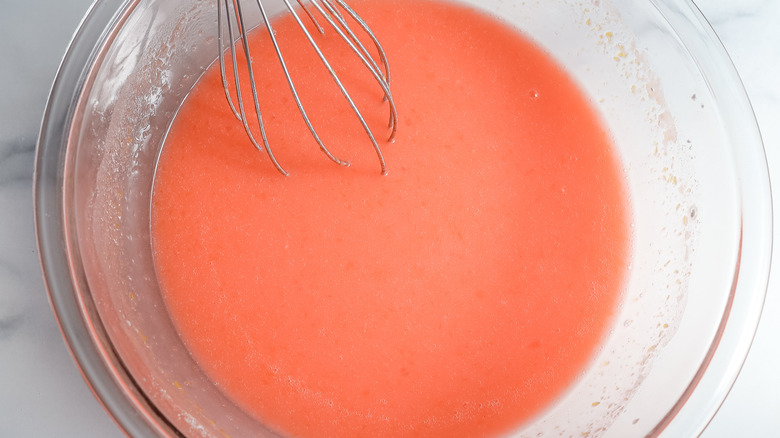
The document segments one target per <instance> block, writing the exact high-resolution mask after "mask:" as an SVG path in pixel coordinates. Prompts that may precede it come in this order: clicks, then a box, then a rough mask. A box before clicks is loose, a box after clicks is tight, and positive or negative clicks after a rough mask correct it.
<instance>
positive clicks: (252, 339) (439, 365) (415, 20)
mask: <svg viewBox="0 0 780 438" xmlns="http://www.w3.org/2000/svg"><path fill="white" fill-rule="evenodd" d="M351 3H352V6H353V7H355V8H356V9H357V11H358V12H359V13H360V14H361V15H362V16H363V17H364V18H365V19H366V21H367V22H368V23H369V24H370V26H371V27H372V29H373V30H374V31H375V32H376V34H377V36H378V37H379V39H380V40H381V41H382V42H383V44H384V48H385V50H386V52H387V55H388V58H389V59H390V65H391V69H392V71H391V74H392V91H393V95H394V97H395V101H396V103H397V106H398V113H399V115H400V119H399V128H398V137H397V140H396V141H395V142H394V143H392V144H389V143H386V142H385V140H384V138H385V136H386V134H387V133H388V130H387V121H388V110H387V104H386V103H383V102H382V92H381V90H380V89H379V87H378V86H376V84H375V83H372V81H373V79H372V78H371V76H370V75H368V74H367V73H366V72H365V70H364V68H363V67H362V65H361V64H359V63H358V62H355V61H354V59H353V58H354V57H353V56H352V55H350V54H349V53H348V52H347V49H346V48H345V46H344V44H343V43H342V42H341V40H340V39H339V38H338V37H337V36H336V35H335V33H334V32H329V33H328V34H327V36H326V37H325V38H321V43H322V44H323V45H324V47H325V51H326V54H327V56H328V58H329V60H330V61H331V62H332V64H333V65H336V66H339V68H340V69H341V70H340V71H341V74H342V77H343V78H344V81H345V83H346V84H347V86H348V88H349V89H350V90H352V93H353V96H354V97H355V99H356V101H357V103H358V105H359V106H360V108H361V109H362V111H363V113H364V115H365V116H366V117H367V119H368V122H369V123H370V125H371V126H372V127H373V129H374V132H377V133H379V134H380V135H379V137H380V139H379V142H380V145H381V146H382V148H383V151H384V153H385V156H386V159H387V163H388V175H386V176H382V175H381V174H380V171H379V164H378V162H377V159H376V155H375V154H374V151H373V149H372V147H371V145H370V143H369V140H368V138H367V137H366V135H365V133H364V132H363V131H362V129H361V128H360V125H359V124H358V122H357V121H356V119H355V117H354V116H353V115H352V113H351V110H350V109H349V107H348V106H347V104H346V102H345V100H344V99H343V98H342V97H341V96H340V94H339V91H338V89H337V88H336V87H335V86H334V85H333V84H332V82H331V81H330V79H328V78H327V77H326V76H325V75H326V73H325V72H324V70H323V69H322V68H320V66H318V65H317V64H316V63H314V64H313V60H315V59H316V58H314V56H315V55H314V54H313V53H312V52H311V50H310V49H308V48H307V47H308V46H307V45H306V43H305V41H304V40H303V35H302V34H301V32H300V31H299V30H297V28H296V27H295V26H294V25H292V23H291V22H290V21H289V20H287V21H285V20H281V21H279V22H277V23H276V29H277V37H278V39H279V40H280V42H281V43H282V44H283V45H284V46H283V51H284V54H285V56H286V57H287V59H286V60H287V61H288V63H290V68H291V69H292V71H293V77H294V78H295V79H296V85H297V87H298V89H299V92H300V94H301V96H302V99H303V102H304V105H305V107H306V109H307V110H308V112H309V114H310V116H311V118H312V120H313V122H314V125H315V127H316V128H317V129H318V130H319V133H320V135H321V136H322V137H323V139H324V141H325V143H326V144H327V145H328V146H330V147H331V149H332V150H333V151H334V153H335V154H336V155H338V156H340V157H341V158H344V159H349V160H351V161H352V166H351V167H348V168H344V167H339V166H337V165H335V164H334V163H332V162H330V161H329V160H328V159H327V158H326V157H325V156H324V155H323V154H321V153H320V152H319V150H318V147H317V145H316V143H315V142H314V140H312V137H311V135H310V134H309V132H308V131H307V129H306V127H305V125H304V124H303V122H302V121H301V117H300V115H299V114H298V110H297V108H296V107H295V105H294V102H293V100H292V97H291V94H290V91H289V89H288V88H287V85H286V83H285V82H284V78H283V76H282V74H281V70H280V68H279V64H278V61H276V59H275V58H274V57H273V56H274V55H273V54H272V53H271V52H269V51H267V44H266V38H267V35H265V34H264V33H263V32H260V33H257V34H256V35H254V36H253V37H252V38H253V39H252V41H251V43H252V46H253V49H252V50H253V51H254V54H255V55H254V56H255V63H254V65H255V68H256V69H257V70H258V71H257V77H258V80H259V81H260V82H259V84H258V86H259V88H260V90H261V96H260V102H261V104H262V106H263V107H262V109H263V111H264V118H265V120H266V122H267V130H268V134H269V138H270V143H271V146H272V148H274V152H275V153H276V155H277V157H278V159H279V161H280V162H281V164H282V165H283V166H285V167H286V168H287V170H289V171H290V173H291V176H289V177H284V176H281V175H280V174H279V173H278V172H277V171H276V170H275V169H274V168H273V166H272V165H271V163H270V162H269V160H268V157H267V156H266V155H265V154H263V153H260V152H258V151H257V150H255V149H254V147H253V146H252V145H251V144H250V143H249V141H248V140H247V137H246V134H245V133H244V131H243V128H242V126H241V124H240V123H239V122H237V121H236V120H235V118H233V116H232V114H231V113H230V112H229V108H228V106H227V103H226V100H225V96H224V93H223V90H222V85H221V82H220V75H219V71H218V68H217V69H214V68H212V69H211V70H210V71H209V72H207V73H206V75H205V76H204V77H203V79H202V80H201V81H200V83H199V84H198V85H197V87H196V88H195V89H194V90H193V91H192V93H191V95H190V96H189V97H188V99H187V101H186V102H185V104H184V106H183V107H182V108H181V111H180V113H179V114H178V116H177V118H176V120H175V122H174V125H173V127H172V129H171V132H170V135H169V136H168V139H167V142H166V144H165V147H164V151H163V154H162V156H161V157H160V162H159V168H158V173H157V178H156V182H155V189H154V190H155V191H154V198H153V218H152V232H153V244H154V250H155V257H156V263H157V269H158V274H159V279H160V282H161V285H162V287H163V292H164V294H165V298H166V302H167V305H168V307H169V310H170V314H171V317H172V318H173V321H174V322H175V324H176V327H177V328H178V330H179V332H180V334H181V336H182V338H183V340H184V342H185V343H186V345H187V347H188V348H189V349H190V350H191V353H192V355H193V357H194V358H195V359H196V360H197V361H198V363H199V364H200V365H201V366H202V367H203V369H204V370H205V372H206V373H208V375H209V376H210V377H211V378H212V379H213V380H214V381H215V382H216V383H217V384H218V385H219V387H220V388H222V389H223V390H224V392H225V393H226V394H228V395H229V396H230V397H232V398H233V399H234V400H236V401H237V402H238V403H239V404H240V405H242V406H243V407H244V408H245V409H246V410H247V411H248V412H250V413H252V414H253V415H254V416H256V417H257V418H259V419H260V420H262V421H263V422H264V423H266V424H268V425H270V427H272V428H274V429H276V430H278V431H280V432H281V433H283V434H288V435H292V436H301V437H365V436H376V437H405V436H420V437H422V436H424V437H473V436H490V435H494V434H498V433H502V432H506V431H508V430H511V429H513V428H516V427H518V426H519V425H521V424H522V423H523V421H525V420H528V419H529V418H531V417H532V416H533V415H535V414H538V413H540V412H541V411H542V410H543V409H544V408H545V407H547V406H548V405H549V404H550V403H551V402H553V401H554V400H555V399H556V398H557V397H559V396H560V395H561V394H562V393H563V392H564V391H565V390H566V388H567V387H569V386H570V385H571V384H572V383H573V382H574V381H575V380H576V379H577V377H578V375H579V374H580V373H582V372H583V370H584V369H585V367H586V366H587V365H588V363H589V360H591V359H592V357H593V355H594V352H595V351H596V350H597V348H598V346H599V344H600V342H601V341H602V339H603V338H604V336H605V335H606V333H607V331H608V327H609V325H610V324H611V322H612V317H613V313H614V312H615V311H616V309H617V306H618V303H619V299H620V296H621V288H622V286H623V280H624V277H625V272H626V268H627V264H628V258H629V253H630V251H629V250H630V233H629V225H628V221H629V212H628V210H629V209H628V203H627V196H626V191H625V185H624V181H623V175H622V173H621V170H620V166H619V163H618V159H617V157H616V154H615V152H614V151H613V148H612V145H611V142H610V138H609V136H608V135H607V133H606V132H605V129H604V127H603V126H602V124H601V122H600V120H599V117H598V115H597V114H596V113H595V112H594V110H593V109H592V108H591V106H590V105H589V102H588V101H587V99H586V98H585V97H584V95H583V93H582V92H581V91H580V90H579V89H578V88H577V86H576V85H575V83H574V82H573V81H572V79H571V78H570V77H568V76H567V74H566V72H565V71H564V70H563V69H562V68H561V67H559V66H558V65H556V64H555V62H554V61H553V60H552V59H551V57H550V56H549V55H547V54H545V53H544V52H543V51H541V50H540V49H539V48H538V47H536V46H535V45H534V44H533V43H531V42H530V41H529V40H528V39H527V38H525V37H523V36H522V35H521V34H519V33H518V32H516V31H515V30H513V29H510V28H508V27H506V26H505V25H503V24H501V23H499V22H498V21H496V20H494V19H492V18H489V17H486V16H483V15H481V14H479V13H477V12H475V11H473V10H470V9H467V8H464V7H461V6H456V5H453V4H450V3H444V2H438V1H429V0H417V1H411V0H387V1H368V0H365V1H353V2H351ZM264 50H266V51H265V52H264Z"/></svg>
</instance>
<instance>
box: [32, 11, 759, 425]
mask: <svg viewBox="0 0 780 438" xmlns="http://www.w3.org/2000/svg"><path fill="white" fill-rule="evenodd" d="M206 3H207V4H206ZM468 3H471V4H472V5H473V6H474V7H475V8H479V9H482V10H485V11H487V12H488V13H491V14H494V15H496V16H498V17H500V18H501V19H502V20H505V21H507V22H509V23H511V24H512V25H513V26H515V27H516V28H518V29H519V30H521V31H522V32H524V33H525V34H526V35H528V36H530V37H531V38H533V39H534V40H535V41H537V42H538V43H539V44H540V45H541V46H542V47H543V48H545V49H546V50H547V51H548V52H549V53H550V54H551V55H552V56H553V57H554V58H556V59H557V60H558V61H559V62H560V63H561V64H562V65H563V66H565V68H566V69H567V71H569V73H570V74H571V75H572V76H573V77H574V78H575V79H576V80H577V81H578V82H579V84H580V85H581V86H582V88H583V90H584V91H585V92H586V93H587V94H588V95H589V96H590V97H591V99H592V101H593V103H594V105H595V106H596V107H597V108H598V110H599V112H600V113H601V115H602V117H603V119H604V121H605V124H606V125H607V126H608V127H609V129H610V132H611V134H612V136H613V138H614V141H615V145H616V148H617V152H618V154H619V156H620V157H621V160H622V163H623V169H624V172H625V174H626V177H627V179H628V186H629V189H630V197H631V204H632V215H633V224H632V225H633V232H634V236H633V237H634V248H633V256H632V260H633V262H632V265H631V268H630V278H629V279H628V286H627V290H626V292H625V295H624V299H623V302H622V305H621V308H620V311H619V314H618V315H617V316H616V318H615V321H614V325H613V327H612V330H611V331H610V335H609V336H608V338H607V339H606V340H605V341H604V345H603V347H602V348H601V349H600V351H599V352H598V353H597V355H596V357H594V358H593V360H592V364H591V366H590V368H589V369H588V370H587V371H586V372H585V373H584V374H583V375H582V377H581V379H579V381H578V383H577V384H576V385H574V387H572V388H571V389H570V390H569V391H568V392H567V393H566V394H565V395H564V396H563V397H562V398H561V399H560V400H559V401H558V402H557V403H556V404H555V405H554V406H553V407H551V408H550V409H549V410H547V411H546V412H544V413H543V414H542V415H540V416H539V417H538V418H536V419H535V420H534V421H532V422H531V423H530V424H528V425H526V426H525V427H524V428H523V429H522V430H520V431H518V432H517V435H519V436H543V435H546V434H548V433H553V432H554V433H556V434H561V435H570V434H577V435H581V434H584V433H589V434H592V435H589V436H595V435H602V434H605V435H608V436H626V435H630V436H636V435H646V434H648V433H653V432H657V431H659V430H660V429H662V428H663V427H664V426H665V425H666V424H667V423H668V422H669V421H671V419H672V418H673V417H674V415H675V414H676V413H677V412H678V411H679V409H680V406H681V405H682V403H684V401H685V400H686V399H687V397H688V396H689V395H690V391H691V389H692V388H693V387H694V386H695V383H696V382H697V381H698V379H700V378H701V375H702V373H703V372H704V371H705V369H706V365H707V363H708V362H709V361H710V359H711V358H712V354H713V351H714V349H715V347H716V346H717V345H718V341H719V340H720V339H721V336H722V333H723V330H724V327H725V324H726V321H727V317H728V315H729V310H730V309H731V308H732V304H733V301H734V297H735V291H736V290H737V289H736V284H737V283H736V281H737V277H738V270H739V269H740V260H742V257H743V251H744V227H745V217H746V215H745V205H746V202H745V196H746V195H745V194H746V193H747V191H748V190H750V189H751V188H750V187H746V186H745V181H744V177H743V173H741V172H742V170H741V166H742V164H740V158H739V155H740V154H743V153H744V151H743V150H741V149H740V147H744V143H740V142H739V141H738V138H737V137H736V135H737V134H738V133H739V132H740V130H744V129H751V127H747V128H745V127H744V126H734V123H735V122H734V121H733V120H729V119H728V118H727V116H728V114H729V113H728V112H727V111H726V110H724V105H726V104H727V102H724V101H723V97H722V96H721V95H720V94H719V93H720V90H719V89H718V88H717V87H715V86H713V84H716V85H717V84H718V83H719V82H718V81H719V78H720V76H719V75H726V77H728V74H730V72H731V70H729V69H730V66H725V67H724V68H725V70H724V71H725V73H723V72H719V71H710V70H706V69H704V67H703V66H702V64H701V63H700V62H699V61H698V58H697V57H696V56H699V54H698V52H697V49H696V46H695V44H694V45H691V44H690V43H689V41H690V38H692V37H691V36H690V35H688V34H686V33H685V32H682V33H681V31H680V30H679V25H678V26H677V27H675V26H674V25H673V24H672V23H671V22H670V20H669V19H668V17H669V16H670V14H671V13H676V12H679V10H682V9H679V10H678V9H675V8H677V7H676V6H670V5H667V3H670V4H671V3H673V2H671V1H669V2H650V1H640V0H627V1H621V2H615V4H613V3H612V2H606V1H599V0H591V1H568V0H556V1H546V2H520V1H501V0H496V1H486V0H479V1H477V0H469V1H468ZM684 7H686V5H683V6H680V8H684ZM670 11H671V12H670ZM250 19H253V20H255V22H257V20H258V18H257V17H254V18H250ZM672 21H674V20H672ZM215 22H216V10H215V8H214V5H213V4H212V2H200V1H185V0H183V1H178V2H170V1H167V0H166V1H162V0H147V1H141V0H139V1H136V2H130V3H128V4H125V5H123V7H122V8H120V10H119V12H118V13H117V14H116V15H114V16H113V19H112V20H111V23H112V24H113V26H112V27H110V28H108V29H107V30H106V31H105V32H104V33H103V34H102V36H101V37H100V38H99V40H98V42H99V44H97V45H96V47H95V48H94V50H93V52H92V57H91V60H92V61H93V62H92V63H91V64H89V65H88V66H87V68H85V69H84V70H83V71H82V74H81V77H80V81H81V84H82V87H81V88H79V92H77V93H75V95H74V99H73V101H72V102H70V108H71V110H70V111H71V112H70V114H71V118H70V119H69V124H68V125H67V126H68V129H66V131H67V133H66V135H65V136H64V137H63V138H64V140H63V145H64V146H65V152H64V154H62V152H59V157H60V160H61V163H62V164H61V165H62V171H61V172H62V184H63V186H62V187H61V189H60V190H61V193H62V196H63V200H62V206H63V207H62V208H63V210H64V211H63V217H64V225H63V226H64V236H65V247H66V248H65V252H66V255H67V260H68V267H69V273H70V278H71V285H70V287H72V292H73V294H74V296H75V298H76V300H77V301H78V302H79V303H81V315H68V314H63V312H58V317H59V318H60V320H63V319H68V318H84V319H85V320H86V321H88V326H89V327H90V330H91V332H90V333H91V334H90V336H91V339H89V341H88V342H92V343H93V344H95V345H96V346H98V349H99V350H100V351H102V352H103V353H102V355H103V356H102V357H103V361H104V362H105V364H106V366H107V367H108V368H110V369H111V370H112V373H113V375H114V379H115V382H114V386H113V387H111V388H102V390H101V391H102V392H101V391H97V392H99V393H100V394H101V397H102V398H106V397H119V398H126V399H129V400H131V404H133V405H134V406H135V409H137V410H138V411H139V412H142V413H143V415H141V417H142V420H141V421H144V422H147V423H150V424H153V425H154V428H155V430H157V431H158V432H159V433H162V434H174V433H175V431H178V432H180V433H183V434H185V435H186V436H202V435H203V436H205V435H214V436H221V435H222V434H227V435H229V436H232V437H239V436H257V435H260V434H262V435H263V436H273V434H272V433H271V432H270V431H268V430H266V429H265V428H264V427H263V425H262V424H260V423H259V422H257V421H256V420H255V419H253V418H252V417H250V416H249V415H247V414H246V413H245V412H243V411H242V410H241V409H240V408H239V407H237V406H236V405H235V404H234V403H233V402H232V401H231V400H230V399H229V398H228V397H226V396H225V395H224V394H222V393H221V392H220V390H219V389H218V388H217V387H216V386H215V385H214V384H213V383H212V382H211V381H210V380H209V379H208V378H207V377H206V376H205V375H204V374H203V372H202V371H201V370H200V368H199V367H198V365H197V364H196V363H195V362H194V361H193V360H192V359H191V357H190V356H189V354H188V352H187V349H186V348H185V347H184V345H183V343H182V342H181V340H180V339H179V336H178V335H177V333H176V331H175V329H174V327H173V324H172V323H171V321H170V319H169V317H168V315H167V312H166V308H165V305H164V302H163V300H162V297H161V294H160V290H159V287H158V284H157V279H156V276H155V269H154V265H153V262H152V251H151V244H150V230H149V223H150V197H151V189H152V183H153V180H154V170H155V163H156V160H157V157H158V155H159V153H160V149H161V147H162V144H163V141H164V138H165V134H166V132H167V130H168V127H169V126H170V123H171V121H172V119H173V118H174V116H175V114H176V111H177V109H178V108H179V106H180V105H181V103H182V101H183V100H184V98H185V97H186V95H187V93H188V92H189V90H190V89H191V88H192V86H193V85H194V84H195V83H196V81H197V80H198V78H199V77H200V75H201V74H202V73H203V72H204V71H205V69H206V68H207V67H208V66H209V65H210V64H211V63H212V62H213V61H214V59H215V58H216V54H217V41H216V28H215V25H214V23H215ZM698 37H699V38H703V37H701V36H698ZM691 47H693V49H692V48H691ZM705 67H706V66H705ZM561 110H562V111H565V109H561ZM752 129H754V127H752ZM738 145H740V146H739V147H738ZM747 147H748V148H750V147H753V148H758V150H759V153H760V147H761V145H760V142H759V143H758V144H757V145H756V144H752V145H750V144H749V145H747ZM765 237H766V236H765ZM42 244H44V245H45V244H46V242H43V243H42ZM759 262H762V263H763V262H764V261H762V260H759ZM759 286H760V285H759ZM64 287H69V286H66V285H62V286H61V285H57V284H51V282H50V289H51V290H52V294H57V293H58V290H59V289H60V288H64ZM754 289H755V288H754ZM745 293H748V294H754V295H755V294H758V295H761V296H763V293H764V291H763V290H760V287H759V288H758V290H755V291H754V290H750V291H747V292H745ZM748 330H749V325H748ZM72 342H73V341H72ZM85 342H86V341H85ZM85 374H86V375H87V378H88V379H89V378H90V373H89V372H88V371H87V372H85ZM732 378H733V377H732ZM93 385H97V384H96V383H95V382H93ZM100 385H101V386H104V384H102V383H101V384H100ZM724 395H725V394H724ZM108 405H110V403H108ZM114 414H115V416H116V413H114ZM123 427H125V429H127V430H129V431H130V432H131V433H132V428H133V426H132V425H128V424H123ZM695 427H703V425H698V426H695Z"/></svg>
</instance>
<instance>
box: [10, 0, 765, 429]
mask: <svg viewBox="0 0 780 438" xmlns="http://www.w3.org/2000/svg"><path fill="white" fill-rule="evenodd" d="M695 1H696V3H697V4H698V6H699V7H700V9H701V10H702V12H703V13H704V15H705V16H706V17H707V18H708V19H709V21H710V23H711V24H712V26H713V27H714V28H715V31H716V32H717V33H718V35H719V36H720V37H721V39H722V41H723V44H724V45H725V46H726V48H727V50H728V51H729V53H730V54H731V57H732V59H733V61H734V63H735V65H736V67H737V70H738V71H739V73H740V75H741V76H742V79H743V82H744V85H745V88H746V89H747V92H748V95H749V96H750V99H751V101H752V103H753V106H754V109H755V113H756V116H757V118H758V122H759V125H760V127H761V130H762V135H763V138H764V144H765V148H766V153H767V159H768V161H769V167H770V173H771V175H773V176H774V177H775V179H778V178H779V177H778V175H780V81H778V79H777V78H778V77H780V49H778V43H780V26H778V25H777V23H778V22H780V1H776V0H695ZM89 3H90V1H89V0H69V1H67V2H64V1H53V0H43V1H36V2H33V1H16V2H7V4H4V6H3V8H2V9H3V11H2V13H0V59H2V60H3V62H2V63H0V206H2V207H0V437H60V438H67V437H85V436H90V437H92V436H95V437H106V438H108V437H120V436H123V434H122V433H121V431H120V430H119V428H118V427H117V426H116V425H114V423H113V422H112V421H111V419H110V418H109V416H108V415H107V414H106V413H105V412H104V411H103V409H102V408H101V406H100V404H99V403H98V402H97V400H96V399H95V398H94V397H93V396H92V394H91V393H90V390H89V389H88V387H87V386H86V384H85V383H84V382H83V380H82V378H81V375H80V374H79V371H78V369H77V367H76V365H75V363H74V362H73V359H72V358H71V356H70V354H69V353H68V350H67V348H66V346H65V343H64V341H63V338H62V336H61V335H60V332H59V329H58V328H57V324H56V322H55V319H54V315H53V313H52V310H51V308H50V306H49V303H48V301H47V296H46V290H45V287H44V283H43V278H42V275H41V270H40V265H39V261H38V254H37V248H36V244H35V234H34V226H33V203H32V174H33V161H34V153H35V143H36V141H37V134H38V129H39V125H40V121H41V117H42V113H43V108H44V105H45V102H46V97H47V95H48V92H49V87H50V85H51V82H52V80H53V78H54V75H55V72H56V70H57V66H58V65H59V62H60V59H61V57H62V55H63V54H64V52H65V48H66V46H67V43H68V40H69V38H70V36H71V35H72V33H73V31H74V30H75V29H76V27H77V25H78V23H79V21H80V19H81V17H82V15H83V14H84V12H85V11H86V10H87V8H88V6H89ZM778 193H780V190H776V191H775V194H776V195H777V194H778ZM774 203H775V205H776V206H778V205H780V199H778V198H777V197H776V198H775V199H774ZM778 217H780V214H776V216H775V229H776V230H778V229H780V227H778V226H777V224H778V219H777V218H778ZM776 233H777V231H776ZM776 254H777V253H776ZM778 268H780V257H778V256H776V257H775V259H774V261H773V269H772V272H773V273H772V276H771V278H770V281H769V291H768V294H767V298H766V304H765V308H764V314H763V318H762V320H761V324H760V326H759V330H758V333H757V335H756V338H755V341H754V344H753V347H752V349H751V351H750V354H749V356H748V358H747V361H746V363H745V366H744V368H743V370H742V373H741V374H740V376H739V378H738V380H737V382H736V384H735V386H734V388H733V389H732V391H731V393H730V394H729V396H728V398H727V399H726V401H725V403H724V404H723V407H722V408H721V409H720V411H719V412H718V414H717V415H716V416H715V418H714V420H713V421H712V423H711V424H710V425H709V427H708V428H707V430H706V431H705V433H704V435H703V436H704V437H707V438H716V437H733V436H749V437H769V436H780V373H778V372H777V370H779V369H780V277H779V276H778V274H779V273H780V271H779V270H778Z"/></svg>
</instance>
